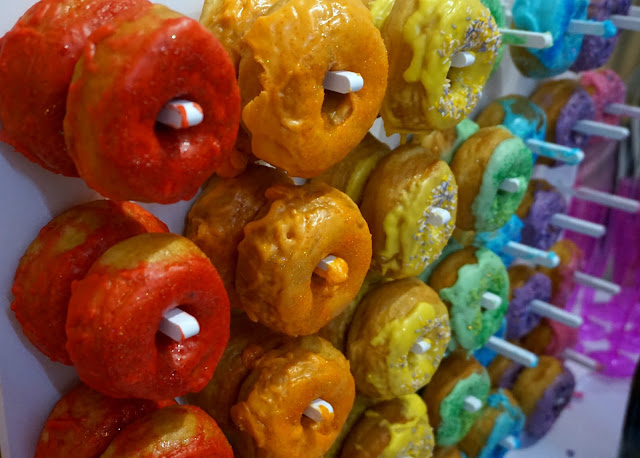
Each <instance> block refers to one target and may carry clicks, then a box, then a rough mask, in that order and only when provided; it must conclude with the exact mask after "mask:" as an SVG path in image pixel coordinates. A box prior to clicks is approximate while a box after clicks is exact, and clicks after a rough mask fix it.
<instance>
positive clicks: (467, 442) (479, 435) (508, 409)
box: [458, 389, 525, 458]
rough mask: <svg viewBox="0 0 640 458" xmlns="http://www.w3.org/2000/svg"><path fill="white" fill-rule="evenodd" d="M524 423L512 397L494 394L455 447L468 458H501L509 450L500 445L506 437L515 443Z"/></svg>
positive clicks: (510, 395) (505, 394)
mask: <svg viewBox="0 0 640 458" xmlns="http://www.w3.org/2000/svg"><path fill="white" fill-rule="evenodd" d="M524 422H525V416H524V414H523V413H522V410H521V409H520V407H519V406H518V402H517V401H516V400H515V398H514V397H513V395H512V394H511V393H509V392H508V391H507V390H503V389H498V390H495V391H493V392H492V393H491V394H490V395H489V397H488V398H487V406H486V407H485V408H484V409H483V410H482V412H481V413H480V416H479V417H478V419H477V420H476V421H475V423H474V424H473V426H472V427H471V429H470V430H469V433H468V434H467V435H466V436H465V437H464V438H463V439H462V440H461V441H460V443H459V444H458V447H460V450H462V451H463V452H464V453H466V454H467V456H468V457H469V458H476V457H477V458H502V457H504V456H505V455H506V454H507V452H508V451H509V449H508V448H506V447H504V446H503V445H502V444H501V441H503V440H504V439H507V438H508V437H513V438H514V439H516V440H518V438H519V437H520V434H521V433H522V430H523V429H524Z"/></svg>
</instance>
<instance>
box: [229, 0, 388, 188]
mask: <svg viewBox="0 0 640 458" xmlns="http://www.w3.org/2000/svg"><path fill="white" fill-rule="evenodd" d="M277 6H279V5H276V6H274V7H273V8H272V9H271V13H270V14H268V15H266V16H262V17H260V18H259V19H257V20H256V22H255V24H254V25H253V27H252V28H251V29H250V30H249V31H248V32H247V33H246V34H245V35H244V41H245V46H246V47H245V49H244V51H243V53H242V58H241V60H240V67H239V71H238V77H239V84H240V91H241V94H242V104H243V107H244V108H243V110H242V121H243V122H244V124H245V125H246V126H247V128H248V130H249V131H250V133H251V136H252V148H253V153H254V154H255V155H256V156H257V157H259V158H260V159H264V160H265V161H267V162H269V163H270V164H273V165H275V166H277V167H280V168H282V169H284V170H286V171H287V172H289V174H290V175H292V176H297V177H303V178H311V177H313V176H315V175H318V174H320V173H322V172H324V171H325V170H327V169H328V168H329V167H331V166H332V165H333V164H335V163H336V162H338V161H340V160H341V159H342V158H343V157H344V156H346V155H347V153H348V152H349V151H351V150H352V149H353V148H355V147H356V146H357V145H358V143H359V142H360V140H362V138H363V137H364V136H365V134H366V133H367V131H368V130H369V128H370V127H371V125H372V124H373V121H374V120H375V118H376V116H378V110H379V109H380V105H381V103H382V99H383V97H384V92H385V88H386V85H387V69H388V65H387V53H386V50H385V47H384V43H383V42H382V38H381V36H380V32H378V30H377V29H376V28H375V26H374V25H373V22H372V20H371V13H370V12H369V11H368V10H367V8H366V7H365V6H364V5H363V4H362V2H361V1H359V0H331V1H328V0H289V1H287V2H283V4H282V5H281V6H279V8H278V7H277ZM300 37H305V38H304V39H300ZM345 43H349V44H348V45H346V44H345ZM336 70H347V71H351V72H355V73H359V74H360V75H361V76H362V78H363V80H364V86H363V88H362V89H361V90H359V91H357V92H352V93H349V94H339V93H337V92H331V91H328V90H324V88H323V81H324V78H325V75H326V74H327V72H328V71H336Z"/></svg>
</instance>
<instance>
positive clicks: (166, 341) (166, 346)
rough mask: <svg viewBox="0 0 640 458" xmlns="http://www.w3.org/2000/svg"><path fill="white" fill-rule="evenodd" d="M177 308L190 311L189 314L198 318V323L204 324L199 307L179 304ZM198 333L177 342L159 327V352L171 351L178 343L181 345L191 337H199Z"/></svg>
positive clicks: (157, 345) (157, 346) (157, 341)
mask: <svg viewBox="0 0 640 458" xmlns="http://www.w3.org/2000/svg"><path fill="white" fill-rule="evenodd" d="M176 308H179V309H180V310H182V311H183V312H186V313H188V314H189V315H191V316H192V317H194V318H195V319H196V321H197V322H198V325H200V326H202V325H201V324H200V323H201V320H200V317H199V316H198V315H199V313H198V310H197V307H194V306H191V305H178V306H176ZM197 336H198V334H196V335H195V336H193V337H190V338H188V339H185V340H183V341H182V342H176V341H175V340H173V339H172V338H171V337H169V336H168V335H166V334H164V333H163V332H162V331H160V329H158V330H157V331H156V338H155V341H156V348H157V349H158V352H166V351H170V350H171V349H172V348H173V347H175V346H176V345H180V344H181V343H185V342H187V341H190V340H191V339H193V338H195V337H197Z"/></svg>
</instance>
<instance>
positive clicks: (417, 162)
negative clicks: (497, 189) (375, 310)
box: [360, 145, 458, 278]
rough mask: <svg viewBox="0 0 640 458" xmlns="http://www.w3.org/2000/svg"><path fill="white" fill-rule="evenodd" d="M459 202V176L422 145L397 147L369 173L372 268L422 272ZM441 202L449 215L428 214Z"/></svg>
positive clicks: (365, 202) (398, 273)
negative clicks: (445, 217) (437, 218)
mask: <svg viewBox="0 0 640 458" xmlns="http://www.w3.org/2000/svg"><path fill="white" fill-rule="evenodd" d="M457 203H458V187H457V185H456V180H455V178H454V176H453V174H452V173H451V170H450V169H449V166H448V165H447V164H446V163H445V162H444V161H439V160H437V159H434V157H433V156H432V155H431V154H430V153H429V152H426V151H425V150H424V149H422V147H421V146H416V145H404V146H400V147H398V148H396V149H395V150H394V151H393V152H392V153H391V154H390V155H388V156H386V157H385V158H384V159H382V160H381V161H380V163H379V164H378V166H377V167H376V169H375V170H374V171H373V173H372V174H371V176H370V177H369V181H368V182H367V185H366V187H365V189H364V196H363V198H362V203H361V205H360V209H361V210H362V216H364V219H365V220H367V224H368V225H369V229H370V230H371V235H372V239H373V260H372V262H371V270H373V271H374V272H376V273H379V274H381V275H383V276H385V277H388V278H406V277H412V276H416V275H418V274H420V273H421V272H422V271H423V270H424V269H425V268H426V267H427V266H428V265H429V264H431V263H432V262H434V261H435V260H436V259H437V258H438V256H440V253H441V252H442V249H443V248H444V247H445V245H446V244H447V241H448V240H449V238H450V237H451V234H452V233H453V228H454V227H455V224H456V213H457V212H456V209H457ZM438 208H439V209H443V210H446V211H447V212H448V213H449V215H450V219H449V221H446V222H444V223H443V224H435V223H433V222H432V221H431V220H430V218H432V217H433V216H434V215H435V211H436V209H438Z"/></svg>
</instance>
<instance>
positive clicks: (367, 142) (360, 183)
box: [311, 133, 391, 205]
mask: <svg viewBox="0 0 640 458" xmlns="http://www.w3.org/2000/svg"><path fill="white" fill-rule="evenodd" d="M390 151H391V149H390V148H389V146H388V145H386V144H385V143H382V142H381V141H380V140H378V139H377V138H376V137H374V136H373V135H371V134H370V133H367V135H365V137H364V138H363V139H362V141H361V142H360V143H359V144H358V146H356V147H355V148H354V149H353V150H352V151H351V152H350V153H349V154H347V155H346V156H345V158H344V159H342V160H341V161H340V162H338V163H337V164H335V165H333V167H331V168H330V169H329V170H327V171H325V172H323V173H321V174H320V175H318V176H317V177H315V178H314V179H313V180H311V181H321V182H323V183H326V184H328V185H329V186H332V187H334V188H336V189H337V190H339V191H342V192H344V193H345V194H346V195H348V196H349V197H350V198H351V200H353V201H354V202H355V203H356V204H358V205H360V203H361V202H362V196H363V194H364V188H365V186H366V184H367V182H368V180H369V177H370V176H371V173H372V172H373V170H374V169H375V168H376V167H377V165H378V163H379V162H380V160H381V159H382V158H383V157H385V156H386V155H387V154H389V152H390Z"/></svg>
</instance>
